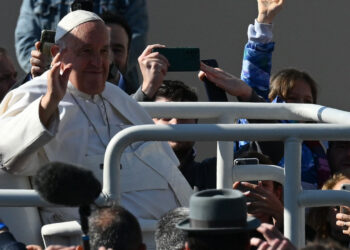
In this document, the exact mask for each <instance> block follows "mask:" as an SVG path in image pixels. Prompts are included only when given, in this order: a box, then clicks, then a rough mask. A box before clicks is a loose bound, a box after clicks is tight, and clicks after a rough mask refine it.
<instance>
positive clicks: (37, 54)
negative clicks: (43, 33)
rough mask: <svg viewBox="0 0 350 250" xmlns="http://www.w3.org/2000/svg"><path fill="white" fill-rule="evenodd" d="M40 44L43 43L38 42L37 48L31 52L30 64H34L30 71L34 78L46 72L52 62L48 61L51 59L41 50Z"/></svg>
mask: <svg viewBox="0 0 350 250" xmlns="http://www.w3.org/2000/svg"><path fill="white" fill-rule="evenodd" d="M40 46H41V43H40V42H36V43H35V48H36V50H32V52H31V56H32V57H31V58H30V64H31V65H32V68H31V69H30V73H31V74H32V77H33V78H34V77H37V76H40V75H41V74H42V73H44V72H45V71H46V70H47V66H48V65H50V62H49V61H48V60H49V59H48V58H46V56H45V55H44V54H43V53H41V51H40V50H39V49H40Z"/></svg>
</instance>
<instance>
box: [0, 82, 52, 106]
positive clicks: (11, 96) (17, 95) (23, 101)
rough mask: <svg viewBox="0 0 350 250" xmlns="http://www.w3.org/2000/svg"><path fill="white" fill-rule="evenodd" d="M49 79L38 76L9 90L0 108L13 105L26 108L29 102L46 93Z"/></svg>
mask: <svg viewBox="0 0 350 250" xmlns="http://www.w3.org/2000/svg"><path fill="white" fill-rule="evenodd" d="M46 89H47V80H46V76H45V77H37V78H34V79H33V80H31V81H29V82H26V83H25V84H23V85H21V86H19V87H18V88H15V89H13V90H11V91H10V92H8V93H7V94H6V96H5V97H4V99H3V100H2V101H1V104H0V110H1V112H4V110H8V109H9V108H10V107H12V106H16V108H17V109H18V108H21V107H22V108H25V107H26V106H27V105H28V104H29V103H32V102H34V101H35V100H36V99H38V98H39V97H41V96H42V95H44V94H45V93H46Z"/></svg>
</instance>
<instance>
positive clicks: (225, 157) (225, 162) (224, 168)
mask: <svg viewBox="0 0 350 250" xmlns="http://www.w3.org/2000/svg"><path fill="white" fill-rule="evenodd" d="M234 121H235V118H234V117H233V116H231V115H224V116H221V117H220V118H219V119H218V123H221V124H233V123H234ZM216 151H217V153H216V155H217V160H216V188H217V189H220V188H232V183H233V180H232V164H233V142H230V141H218V142H217V149H216Z"/></svg>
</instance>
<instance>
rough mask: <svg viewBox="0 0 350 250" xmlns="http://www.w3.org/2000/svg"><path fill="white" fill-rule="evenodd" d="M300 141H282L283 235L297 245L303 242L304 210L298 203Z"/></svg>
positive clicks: (301, 244)
mask: <svg viewBox="0 0 350 250" xmlns="http://www.w3.org/2000/svg"><path fill="white" fill-rule="evenodd" d="M301 143H302V141H301V140H300V139H298V138H288V139H287V140H286V141H285V143H284V161H285V167H284V171H285V183H284V235H285V236H286V237H287V238H288V239H290V241H291V242H292V243H293V244H294V245H295V246H296V247H297V248H301V247H303V246H304V244H305V210H304V207H301V206H300V205H299V203H298V198H299V194H300V193H301V192H302V189H301Z"/></svg>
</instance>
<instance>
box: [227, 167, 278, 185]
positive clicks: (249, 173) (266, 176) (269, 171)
mask: <svg viewBox="0 0 350 250" xmlns="http://www.w3.org/2000/svg"><path fill="white" fill-rule="evenodd" d="M232 179H233V181H258V180H261V181H264V180H266V181H276V182H279V183H281V184H282V185H284V169H283V168H281V167H279V166H274V165H265V164H259V165H244V166H242V165H237V166H234V167H233V168H232Z"/></svg>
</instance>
